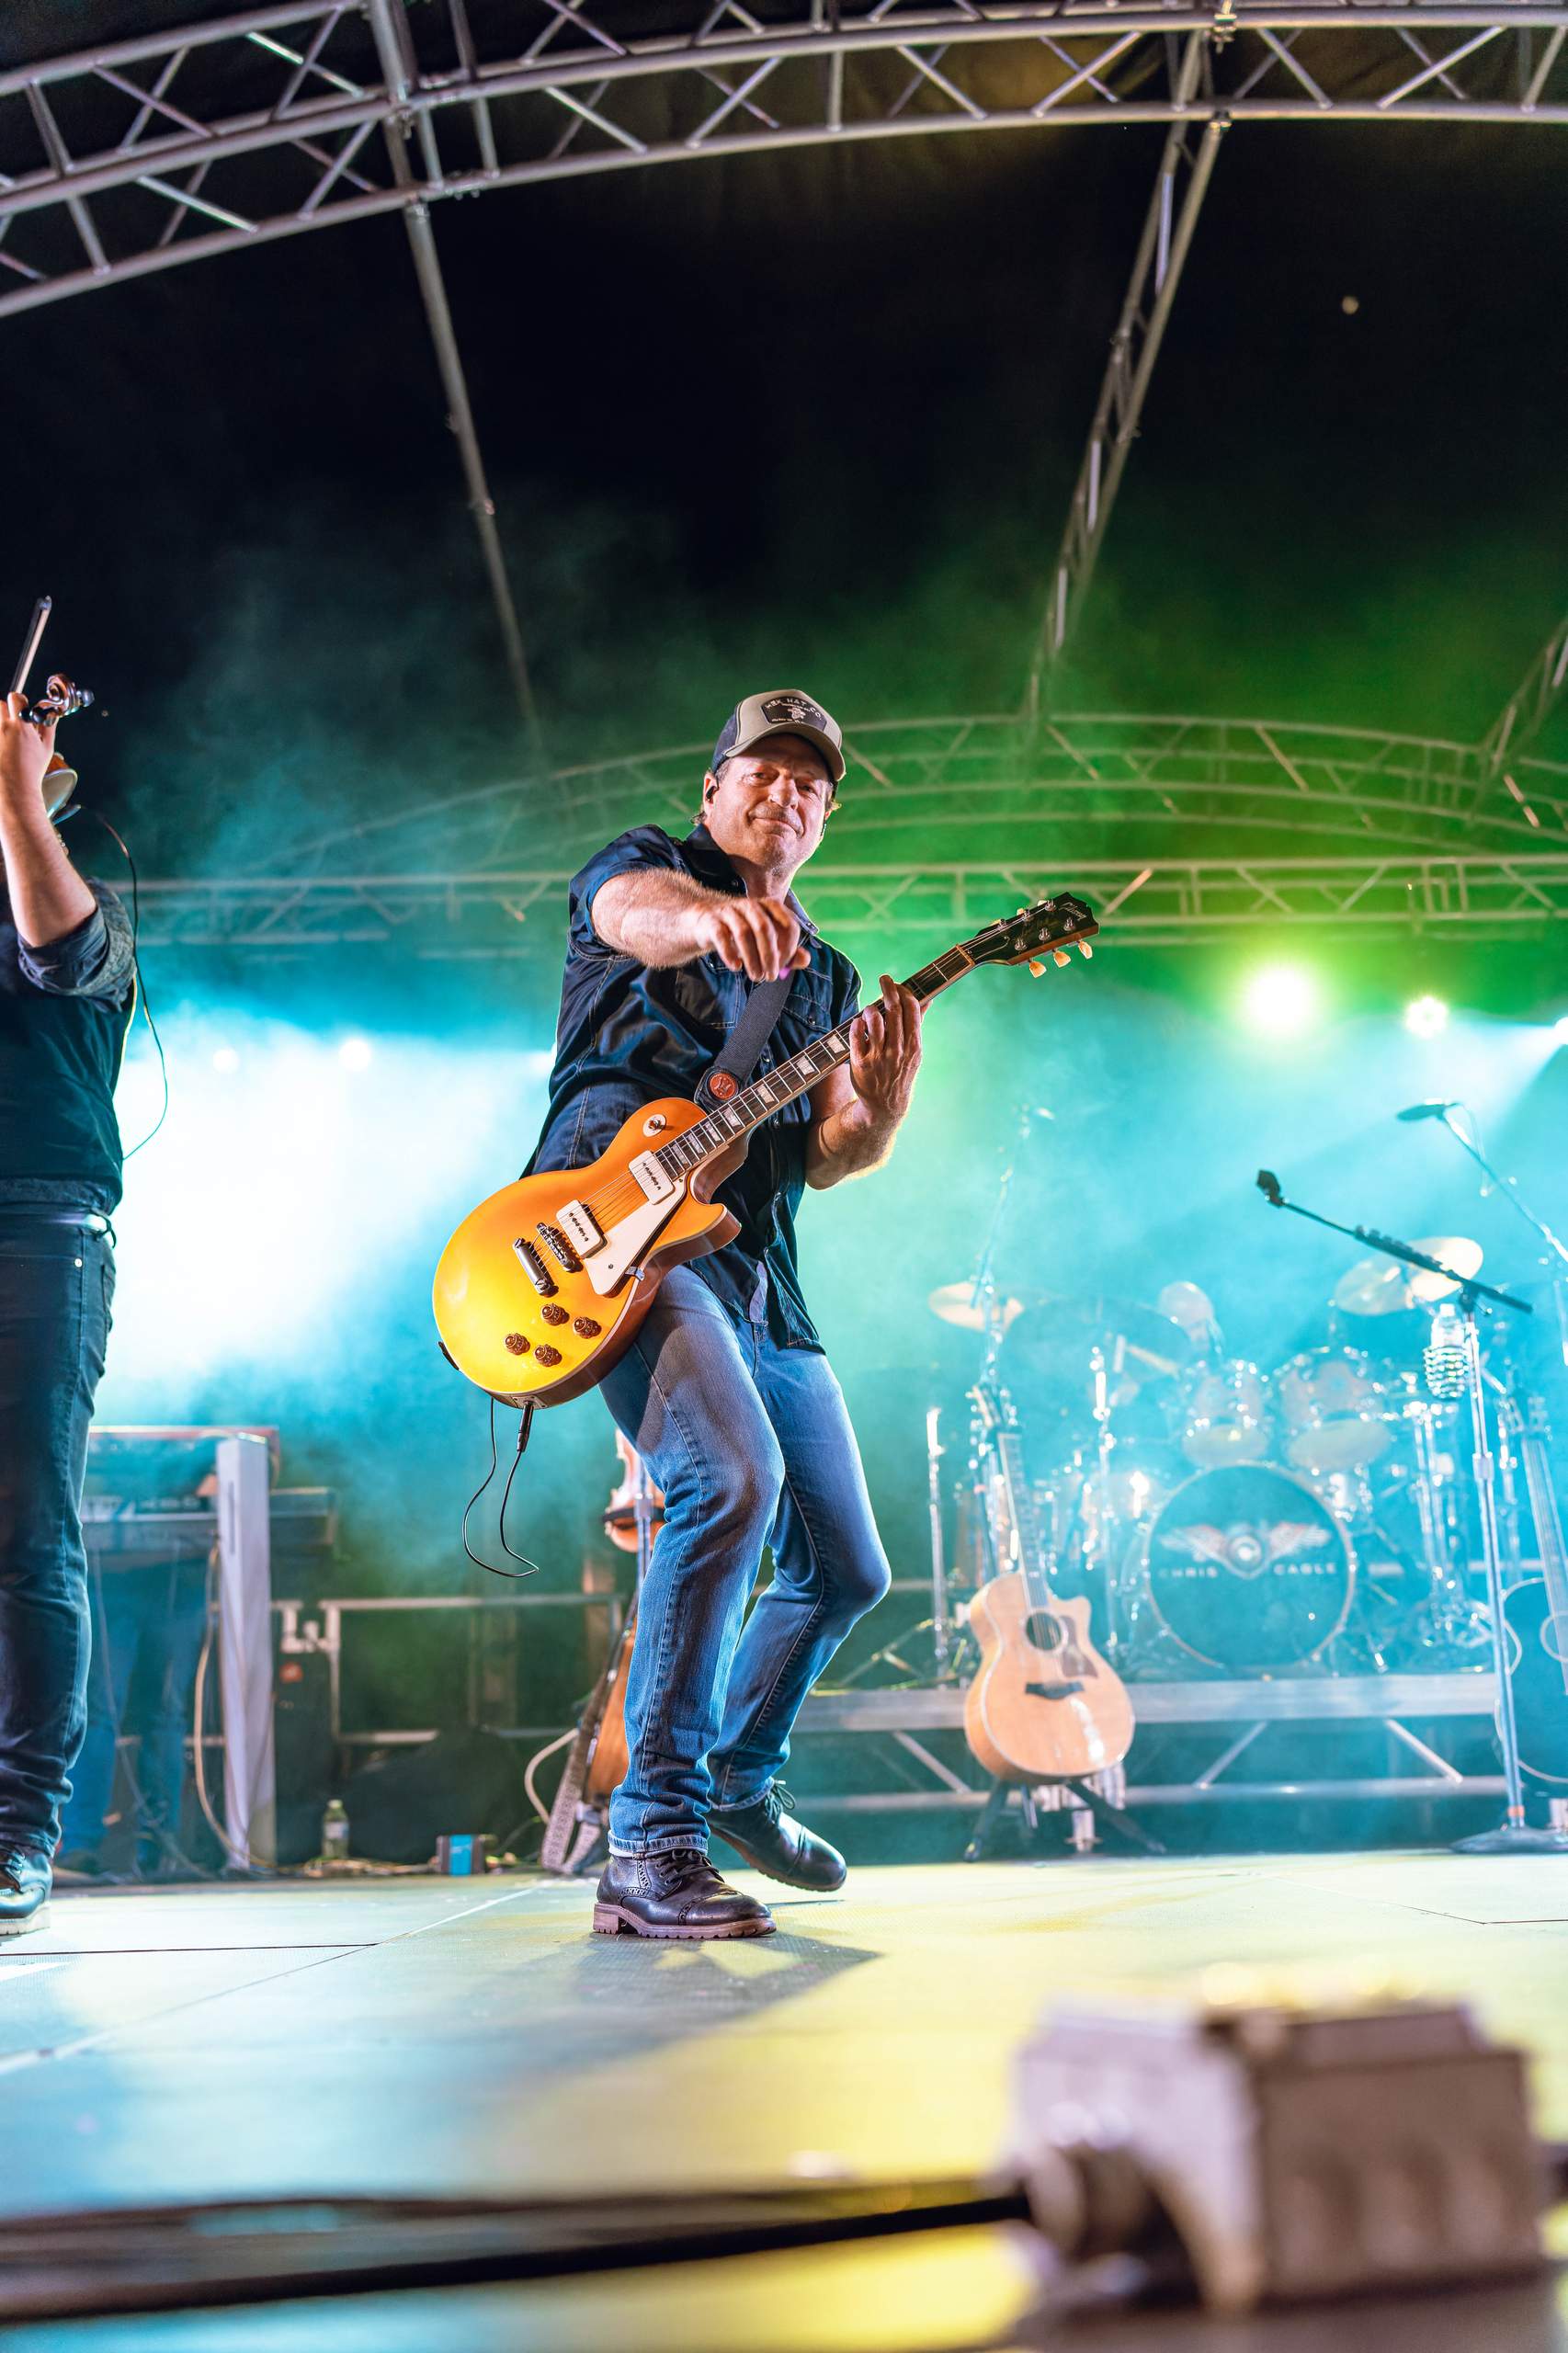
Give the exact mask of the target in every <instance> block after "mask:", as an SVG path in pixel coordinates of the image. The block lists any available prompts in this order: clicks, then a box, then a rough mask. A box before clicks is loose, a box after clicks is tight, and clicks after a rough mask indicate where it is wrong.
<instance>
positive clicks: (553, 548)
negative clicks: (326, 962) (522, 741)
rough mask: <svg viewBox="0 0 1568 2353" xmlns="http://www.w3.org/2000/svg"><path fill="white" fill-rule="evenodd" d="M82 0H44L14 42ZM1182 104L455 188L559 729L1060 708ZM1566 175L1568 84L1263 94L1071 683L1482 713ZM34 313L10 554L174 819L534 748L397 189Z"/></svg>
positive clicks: (1557, 334)
mask: <svg viewBox="0 0 1568 2353" xmlns="http://www.w3.org/2000/svg"><path fill="white" fill-rule="evenodd" d="M168 13H170V12H169V11H167V10H160V11H159V12H158V14H159V15H160V16H162V15H166V14H168ZM182 13H183V12H182ZM213 13H216V12H213ZM92 14H93V18H94V21H95V25H96V28H97V29H102V30H118V29H120V28H122V27H123V25H124V23H125V22H127V21H128V20H130V21H136V22H140V23H143V24H144V23H146V22H147V21H148V20H149V16H150V14H151V12H149V11H147V10H145V9H143V10H141V11H132V12H131V13H130V18H129V19H128V17H127V16H126V14H125V13H124V12H121V13H120V14H119V16H118V17H117V16H114V15H112V14H111V12H109V11H107V10H101V9H100V10H95V11H94V12H92ZM83 15H84V12H83V11H81V10H80V9H69V8H65V7H63V6H59V7H56V6H51V7H49V8H40V7H34V8H32V9H30V10H28V9H24V10H23V11H21V12H20V16H19V18H18V19H16V20H13V27H12V32H11V36H10V42H9V46H10V47H11V49H12V50H13V51H15V50H16V49H17V48H18V47H19V48H20V49H21V50H22V51H24V52H26V51H28V50H29V49H30V50H31V51H34V52H35V53H36V52H38V51H43V50H51V49H60V48H64V47H68V46H71V45H72V44H73V43H74V42H75V41H78V40H80V39H81V38H82V24H83ZM153 20H154V21H156V18H153ZM18 23H20V24H21V27H22V29H21V31H20V32H18V30H17V25H18ZM1160 136H1161V134H1160V133H1159V132H1158V131H1150V130H1147V129H1144V130H1132V129H1128V130H1120V131H1118V130H1101V131H1080V132H1076V133H1063V132H1058V133H1055V134H1054V135H1052V134H1046V133H1042V134H1040V135H1037V136H1024V135H1014V134H1006V135H995V136H986V137H983V138H982V137H974V138H953V137H949V138H943V139H933V140H931V141H928V142H908V141H900V142H890V143H888V144H885V145H883V146H881V147H878V146H875V145H869V144H867V145H861V146H858V147H857V146H853V145H850V146H846V147H845V148H843V149H840V150H837V151H835V152H834V153H831V154H829V153H802V154H796V155H791V156H789V157H784V158H769V157H759V158H756V159H755V160H749V159H743V160H739V161H726V162H718V163H713V162H704V163H700V164H693V165H689V166H681V167H672V168H668V169H660V170H657V171H653V172H648V173H642V174H627V175H623V176H618V177H614V178H609V179H605V180H600V181H590V182H586V183H579V184H575V185H573V186H569V187H562V188H544V189H538V190H524V191H519V192H515V193H511V192H508V193H501V194H496V195H494V196H490V197H487V198H486V199H484V200H483V201H481V202H464V203H460V204H446V205H443V206H441V207H438V208H437V214H436V221H437V233H438V237H439V241H440V247H441V252H442V256H443V259H444V262H445V266H446V269H447V272H448V277H449V286H450V292H451V299H452V305H453V310H454V313H455V315H456V319H457V323H458V327H459V332H460V339H461V342H462V346H463V349H464V353H465V356H466V359H467V363H468V367H469V371H470V376H471V381H472V393H473V401H474V406H475V410H476V414H477V416H478V421H479V426H480V433H481V438H482V442H483V448H484V451H485V455H486V460H487V462H488V466H489V470H490V473H491V477H492V484H493V488H494V493H495V495H496V499H497V503H498V506H499V509H500V514H501V519H502V527H503V530H504V533H505V538H506V547H507V550H508V554H509V559H510V563H511V567H512V572H513V577H514V581H515V585H516V589H517V600H518V604H519V607H520V609H521V611H522V614H523V620H524V629H525V634H526V637H527V640H528V648H529V653H530V657H531V659H532V662H533V665H534V667H535V671H536V675H537V679H538V685H539V691H540V701H541V705H542V708H543V710H544V714H545V717H546V720H547V723H548V725H549V729H550V734H551V749H552V752H553V754H554V756H556V757H557V758H558V759H561V758H571V757H579V756H584V755H585V754H592V753H593V752H595V751H597V750H599V749H604V750H616V749H631V748H635V747H638V746H641V745H653V744H657V743H663V742H669V741H672V740H676V739H679V738H681V737H684V736H687V735H696V736H699V735H702V734H704V733H707V732H708V731H709V730H710V729H712V728H714V727H715V726H716V724H717V722H718V721H719V720H720V719H721V718H722V716H723V712H724V710H726V709H727V707H728V705H729V703H730V701H731V700H732V699H733V697H734V695H735V694H736V693H738V692H740V691H744V690H746V689H747V688H750V687H752V686H755V685H756V684H757V683H759V682H768V681H773V680H777V679H779V678H790V679H798V680H801V681H803V682H805V683H807V684H809V685H810V686H811V687H812V688H813V690H814V691H816V692H817V693H818V694H820V695H821V696H823V697H824V699H825V700H827V701H828V702H829V704H830V705H831V706H832V707H834V708H835V709H837V710H840V711H841V712H842V714H843V715H844V716H845V717H846V718H850V719H854V718H867V717H874V716H883V715H896V714H899V713H915V712H920V711H928V710H939V709H1006V708H1008V707H1010V706H1011V705H1012V704H1013V703H1014V702H1015V701H1016V700H1017V696H1018V694H1019V691H1020V688H1021V685H1022V681H1023V676H1024V674H1025V671H1026V668H1027V662H1028V648H1029V644H1030V641H1031V637H1032V632H1033V631H1034V629H1035V627H1036V625H1037V620H1038V613H1039V607H1040V597H1041V595H1042V590H1043V583H1044V579H1045V575H1046V572H1047V568H1048V565H1049V563H1050V561H1051V556H1052V555H1053V553H1054V550H1055V546H1056V542H1057V540H1058V537H1059V534H1060V530H1061V528H1062V519H1063V516H1064V512H1065V506H1066V500H1067V496H1068V493H1069V489H1070V486H1071V482H1072V478H1073V474H1074V470H1075V467H1076V464H1077V460H1078V457H1079V454H1080V451H1081V448H1082V443H1083V438H1084V434H1085V427H1086V425H1087V421H1088V417H1089V415H1090V412H1091V410H1092V406H1093V403H1094V398H1095V394H1096V389H1097V385H1098V381H1099V373H1100V369H1101V364H1102V360H1103V356H1104V352H1105V347H1106V344H1107V340H1108V335H1109V331H1110V328H1111V325H1112V324H1113V322H1114V319H1115V314H1116V311H1117V307H1118V305H1119V300H1120V295H1121V290H1122V286H1123V283H1124V280H1125V276H1126V271H1127V268H1128V265H1129V262H1130V259H1131V253H1132V250H1133V246H1134V243H1135V240H1136V235H1137V232H1138V228H1139V224H1140V222H1141V220H1142V210H1143V207H1144V204H1145V202H1146V199H1147V195H1148V191H1149V188H1150V186H1151V184H1152V179H1153V167H1154V163H1155V159H1156V157H1157V154H1158V153H1159V146H1160ZM1560 192H1561V141H1560V139H1559V138H1558V137H1557V136H1556V135H1555V134H1554V132H1553V131H1551V130H1550V129H1543V130H1540V131H1502V130H1497V131H1480V130H1476V131H1452V132H1450V131H1440V130H1436V129H1432V128H1423V127H1420V126H1404V125H1393V124H1390V125H1387V126H1377V127H1372V128H1367V127H1359V128H1358V127H1352V126H1342V125H1325V126H1323V127H1322V128H1313V129H1296V128H1289V129H1284V128H1281V129H1278V130H1273V129H1269V128H1267V127H1263V126H1254V127H1244V128H1243V129H1239V130H1236V131H1233V132H1232V133H1231V134H1230V136H1229V138H1228V140H1227V142H1225V144H1224V146H1223V148H1222V149H1221V155H1220V158H1219V162H1218V165H1217V169H1216V173H1215V178H1214V184H1213V188H1212V191H1211V193H1210V200H1209V204H1208V208H1207V210H1206V212H1205V215H1204V217H1203V219H1202V221H1201V222H1200V225H1199V234H1198V239H1197V244H1196V246H1195V249H1194V254H1193V258H1192V261H1191V264H1190V266H1189V270H1188V276H1187V282H1186V284H1185V285H1184V287H1183V289H1182V292H1181V296H1180V299H1179V301H1178V302H1177V305H1176V317H1175V321H1174V324H1173V327H1172V331H1171V334H1170V336H1169V339H1168V341H1167V344H1166V347H1165V352H1164V354H1163V356H1162V358H1161V360H1160V363H1159V367H1158V369H1157V371H1156V375H1155V380H1154V385H1153V393H1152V396H1151V400H1150V404H1149V407H1148V410H1147V413H1146V419H1145V426H1144V430H1143V433H1142V438H1141V440H1140V442H1139V444H1138V446H1137V448H1136V449H1135V450H1134V452H1133V454H1132V459H1131V464H1130V467H1129V470H1128V474H1127V479H1126V483H1125V486H1124V490H1123V494H1122V500H1121V505H1120V506H1119V511H1118V513H1117V516H1116V518H1115V521H1114V524H1113V527H1112V530H1111V534H1110V538H1109V541H1108V549H1107V552H1106V555H1105V557H1104V559H1103V563H1102V569H1101V573H1100V576H1099V578H1098V580H1097V582H1096V589H1095V594H1094V598H1093V603H1092V608H1091V613H1090V620H1089V623H1088V625H1087V627H1086V629H1085V632H1084V634H1083V636H1082V638H1081V640H1080V642H1079V644H1078V646H1077V649H1076V654H1075V658H1074V665H1073V669H1072V672H1071V674H1070V676H1068V677H1067V678H1066V679H1065V680H1064V681H1063V687H1062V698H1061V699H1062V701H1063V703H1064V704H1065V705H1066V706H1067V707H1074V706H1075V707H1078V708H1098V709H1125V710H1138V709H1143V710H1197V711H1213V712H1222V711H1233V712H1238V713H1240V712H1251V713H1259V714H1265V715H1273V716H1280V717H1289V718H1297V719H1323V720H1330V721H1345V722H1358V723H1363V724H1370V725H1378V724H1386V725H1391V726H1395V727H1402V728H1408V729H1410V730H1412V731H1415V732H1431V733H1455V734H1459V735H1462V736H1470V735H1472V734H1474V733H1479V732H1480V730H1481V729H1482V728H1483V726H1484V725H1485V724H1486V722H1487V721H1488V720H1489V719H1490V717H1491V716H1492V715H1493V713H1494V710H1495V709H1496V707H1497V706H1498V705H1499V704H1500V702H1501V701H1502V699H1503V698H1504V696H1505V694H1506V691H1507V690H1508V688H1510V687H1511V686H1512V684H1513V683H1514V681H1515V679H1516V677H1517V676H1518V675H1519V674H1520V673H1522V671H1523V669H1524V668H1525V666H1526V665H1527V664H1528V661H1529V659H1530V658H1531V656H1532V655H1533V654H1534V653H1535V651H1536V649H1537V647H1538V646H1539V644H1540V642H1542V641H1543V639H1544V638H1545V636H1546V634H1547V632H1548V631H1549V629H1550V628H1551V626H1552V624H1553V622H1554V620H1555V619H1556V618H1557V616H1558V614H1559V612H1560V610H1561V608H1562V603H1563V601H1564V597H1565V594H1568V585H1565V584H1568V563H1565V562H1564V551H1565V549H1568V473H1565V472H1564V469H1563V468H1562V463H1561V449H1560V434H1561V422H1562V415H1563V411H1564V399H1565V394H1568V302H1565V301H1563V299H1562V298H1563V285H1564V277H1565V274H1568V269H1565V266H1568V222H1565V221H1564V216H1563V212H1562V205H1561V201H1560ZM1347 294H1348V295H1354V296H1355V297H1356V298H1357V301H1358V304H1359V308H1358V310H1357V312H1356V313H1355V314H1354V315H1346V313H1345V312H1344V311H1343V309H1342V307H1341V303H1342V298H1343V297H1344V296H1346V295H1347ZM6 349H7V354H8V361H9V364H8V368H7V371H6V378H7V395H6V415H7V418H8V421H9V431H10V439H11V458H10V469H11V472H12V476H13V482H14V483H21V484H26V485H42V484H45V483H46V484H47V485H48V488H47V491H44V490H43V489H41V488H30V487H29V488H27V489H25V490H23V492H22V494H21V497H20V501H19V505H20V509H21V511H20V513H19V514H17V511H16V510H15V509H14V510H13V517H12V520H11V525H10V528H9V529H8V530H7V531H6V535H5V548H6V555H5V560H4V563H0V585H3V587H4V591H5V595H6V597H7V598H8V600H9V605H8V609H14V610H15V613H16V616H17V626H18V627H19V624H20V621H21V620H22V618H23V617H24V615H25V611H26V608H27V604H28V598H29V597H30V596H31V595H32V594H33V593H35V590H36V588H37V587H39V586H44V585H47V586H48V587H49V588H50V589H51V591H52V593H53V594H54V596H55V598H56V603H57V612H56V618H55V620H54V623H53V625H52V630H51V641H50V651H51V655H52V657H53V658H54V660H55V661H57V662H65V663H67V664H68V665H70V664H74V665H75V666H76V667H77V668H78V670H79V672H80V674H81V675H82V676H84V677H85V678H86V679H87V680H88V682H89V683H90V684H93V685H95V686H96V687H97V688H98V689H99V691H100V693H101V694H102V696H103V698H104V699H105V700H106V701H107V702H108V704H109V705H110V706H111V707H112V711H113V717H114V720H115V722H118V723H117V725H116V727H115V730H114V733H113V734H112V735H110V734H109V733H108V732H107V731H106V733H105V734H104V736H103V737H102V738H101V739H93V738H90V739H89V740H90V741H91V742H92V744H93V752H92V756H93V758H94V759H95V760H97V759H100V758H101V755H100V754H99V752H98V749H97V745H98V742H99V741H101V742H102V743H103V744H104V745H106V746H107V747H108V758H107V760H105V761H104V762H103V766H104V767H107V768H108V770H109V771H111V774H110V775H109V777H108V778H107V779H105V778H103V777H101V776H100V778H99V779H98V780H99V782H100V783H101V784H103V785H104V786H105V788H106V798H107V799H108V801H109V802H110V805H112V806H114V807H116V808H117V809H118V810H119V813H121V814H123V813H126V811H127V810H128V809H129V810H130V811H131V813H133V814H134V816H135V818H136V821H137V824H138V825H139V827H140V828H141V829H142V835H141V837H142V841H143V843H144V844H145V846H146V851H147V855H148V858H149V859H150V861H152V862H154V863H157V864H159V865H161V866H163V867H165V868H167V867H169V866H171V865H174V864H176V863H178V864H187V863H191V862H196V861H199V860H201V859H203V858H210V856H212V855H213V854H214V853H215V851H216V850H217V849H218V847H220V845H219V843H218V840H217V835H216V828H217V825H218V824H219V823H220V821H222V824H223V826H224V832H223V837H222V845H221V847H222V852H223V854H224V855H225V856H226V857H233V856H236V855H247V854H248V853H249V852H250V850H251V849H252V847H254V845H253V844H252V843H251V841H250V840H249V839H248V837H247V835H246V833H245V831H244V812H245V811H246V810H251V811H254V812H257V813H265V815H264V820H263V819H262V817H260V816H258V830H257V836H256V839H257V842H259V841H260V840H261V839H262V838H265V839H267V841H269V842H273V843H276V841H277V840H278V839H279V838H283V839H287V838H288V837H289V835H290V829H291V828H292V827H294V826H295V825H297V824H299V825H303V824H316V823H318V822H319V813H320V811H321V809H322V807H323V805H324V804H325V805H326V806H327V807H328V808H329V809H331V810H334V811H335V810H338V809H341V810H343V811H344V812H345V813H350V812H353V811H356V810H358V809H361V808H370V807H381V806H385V805H386V803H387V801H389V800H395V798H396V797H397V796H398V795H400V794H403V793H405V792H406V793H409V794H411V795H417V796H418V797H424V795H425V794H426V793H427V792H429V791H431V790H436V791H439V790H441V789H443V787H444V785H445V784H446V783H447V782H451V783H452V784H453V785H459V784H461V783H465V782H471V781H473V780H476V779H489V778H490V777H492V776H494V775H497V774H503V773H506V772H507V771H508V770H509V769H510V768H511V767H513V766H514V765H515V763H516V761H517V753H518V745H517V737H516V732H515V728H514V724H513V721H512V715H511V710H510V706H509V703H508V700H507V697H506V689H505V684H504V677H503V673H502V670H501V666H500V663H499V658H498V654H497V653H496V649H495V643H494V635H493V629H492V622H491V616H490V609H489V606H488V602H487V598H486V596H485V592H484V588H483V579H482V576H481V573H480V569H479V563H478V559H477V554H476V551H475V549H474V546H473V543H472V534H471V530H470V526H469V522H468V518H467V516H466V514H465V512H464V508H463V505H462V488H461V483H460V475H459V472H458V467H457V462H456V453H455V450H454V449H453V448H452V446H451V443H450V440H449V436H448V434H447V432H446V430H445V428H444V426H443V422H442V413H441V400H440V394H439V390H438V386H437V379H436V374H435V369H434V364H433V361H432V358H431V356H430V352H429V348H428V345H427V341H426V332H425V327H424V322H423V317H422V313H421V311H420V308H419V304H418V300H417V296H416V293H415V287H414V282H413V276H412V270H411V266H410V262H409V258H408V255H407V250H406V244H405V240H404V236H403V228H402V226H401V223H400V222H397V221H395V220H385V221H380V222H372V223H369V224H365V225H362V226H353V227H345V228H341V229H336V230H328V231H325V232H324V233H321V234H319V235H312V236H308V237H301V238H297V239H294V240H291V241H289V242H287V243H284V244H277V245H273V246H271V247H269V248H267V249H265V250H263V251H260V252H257V253H255V254H249V255H239V256H233V257H232V258H230V259H227V260H224V261H221V262H217V263H208V264H200V265H197V266H196V267H190V268H186V269H181V270H176V271H172V272H169V273H168V274H166V275H165V276H163V277H159V278H152V279H149V280H145V281H143V282H142V283H139V284H136V285H133V286H131V287H127V288H121V289H117V290H111V291H109V292H107V293H102V294H97V295H91V296H87V297H85V298H82V299H79V300H76V301H69V302H66V303H63V304H61V305H59V306H57V307H55V308H53V309H50V310H45V311H41V312H38V313H31V314H28V315H25V316H23V317H21V318H18V319H16V320H13V321H10V322H8V323H7V324H6ZM84 723H85V724H86V722H84ZM78 756H79V757H83V758H85V757H86V756H87V753H86V749H85V746H83V745H81V744H80V743H79V744H78ZM236 816H237V817H238V818H239V819H240V821H241V824H240V830H239V832H238V833H237V834H236V833H235V832H234V831H233V830H231V827H232V824H233V820H234V818H235V817H236Z"/></svg>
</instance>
